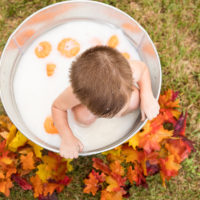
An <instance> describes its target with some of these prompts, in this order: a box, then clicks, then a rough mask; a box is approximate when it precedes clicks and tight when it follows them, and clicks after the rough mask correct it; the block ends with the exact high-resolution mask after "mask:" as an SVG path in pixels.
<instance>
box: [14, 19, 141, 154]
mask: <svg viewBox="0 0 200 200" xmlns="http://www.w3.org/2000/svg"><path fill="white" fill-rule="evenodd" d="M114 34H115V35H117V37H118V38H119V44H118V46H117V47H116V48H117V49H118V50H119V51H120V52H127V53H129V55H130V57H131V59H135V60H140V57H139V55H138V54H137V52H136V50H135V49H134V47H133V46H132V45H131V44H130V43H129V41H128V40H127V38H126V36H125V35H124V34H123V32H122V31H121V30H120V29H117V28H115V27H112V26H107V25H104V24H100V23H95V22H91V21H72V22H68V23H66V24H63V25H60V26H57V27H56V28H54V29H52V30H50V31H48V32H46V33H45V34H43V35H41V36H40V37H38V38H37V39H35V40H34V41H33V43H32V44H31V45H30V46H29V47H28V49H27V50H26V51H25V53H24V54H23V56H22V57H21V59H20V61H19V62H18V66H17V70H16V74H15V77H14V83H13V88H14V95H15V99H16V103H17V106H18V109H19V111H20V114H21V116H22V118H23V120H24V122H25V123H26V125H27V127H28V128H29V129H30V130H31V131H32V133H33V134H35V135H36V136H37V137H39V138H40V139H41V140H43V141H44V142H45V143H47V144H49V145H51V146H53V147H55V148H59V146H60V136H59V135H58V134H54V135H53V134H48V133H46V132H45V129H44V126H43V123H44V121H45V119H46V117H47V116H50V115H51V105H52V103H53V101H54V100H55V99H56V97H57V96H58V95H59V94H60V93H61V92H62V91H63V90H64V89H65V88H67V87H68V86H69V85H70V82H69V68H70V66H71V63H72V61H73V60H74V59H75V58H76V57H77V56H78V55H80V54H81V53H82V52H83V51H85V50H86V49H88V48H90V47H92V46H95V45H96V43H95V41H97V40H99V41H100V42H101V44H103V45H106V43H107V41H108V40H109V38H110V37H111V36H112V35H114ZM68 37H70V38H73V39H75V40H76V41H78V42H79V44H80V51H79V53H78V54H77V55H76V56H75V57H72V58H67V57H64V56H62V55H61V54H60V52H59V51H58V50H57V45H58V43H59V42H60V41H61V40H62V39H64V38H68ZM42 41H48V42H49V43H50V44H51V45H52V51H51V53H50V55H49V56H47V57H45V58H42V59H41V58H38V57H37V56H36V55H35V52H34V51H35V48H36V47H37V46H38V44H39V43H40V42H42ZM48 63H53V64H56V69H55V72H54V74H53V76H50V77H48V76H47V75H46V64H48ZM138 115H139V111H138V110H136V111H134V112H133V113H131V114H128V115H126V116H124V117H120V118H112V119H105V118H99V119H97V120H96V121H95V122H94V123H93V124H92V125H91V126H89V127H81V126H79V125H78V124H77V123H76V122H75V120H74V118H73V114H72V112H71V110H69V111H68V120H69V125H70V127H71V129H72V132H73V133H74V135H75V136H76V137H78V138H79V139H80V140H81V142H82V143H83V145H84V151H90V150H95V149H98V148H101V147H104V146H106V145H109V144H112V143H113V142H115V141H117V140H118V139H120V138H121V137H123V136H124V135H125V134H127V133H128V132H129V131H130V130H131V129H132V127H133V125H134V122H135V120H136V119H137V117H138Z"/></svg>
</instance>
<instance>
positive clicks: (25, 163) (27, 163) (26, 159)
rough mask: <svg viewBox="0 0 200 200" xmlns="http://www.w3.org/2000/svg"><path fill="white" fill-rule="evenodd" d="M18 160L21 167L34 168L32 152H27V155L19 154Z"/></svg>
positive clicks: (25, 168)
mask: <svg viewBox="0 0 200 200" xmlns="http://www.w3.org/2000/svg"><path fill="white" fill-rule="evenodd" d="M20 162H21V163H22V168H23V169H24V170H27V169H35V166H34V164H35V161H34V158H33V152H29V153H28V154H27V155H25V156H24V155H21V156H20Z"/></svg>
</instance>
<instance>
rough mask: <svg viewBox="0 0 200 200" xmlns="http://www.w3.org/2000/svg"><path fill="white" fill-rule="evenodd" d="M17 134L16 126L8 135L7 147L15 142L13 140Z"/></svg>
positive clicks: (12, 127)
mask: <svg viewBox="0 0 200 200" xmlns="http://www.w3.org/2000/svg"><path fill="white" fill-rule="evenodd" d="M16 133H17V128H16V127H15V125H12V126H11V127H10V131H9V133H8V137H7V139H6V146H8V144H10V142H11V141H12V140H13V138H14V137H15V136H16Z"/></svg>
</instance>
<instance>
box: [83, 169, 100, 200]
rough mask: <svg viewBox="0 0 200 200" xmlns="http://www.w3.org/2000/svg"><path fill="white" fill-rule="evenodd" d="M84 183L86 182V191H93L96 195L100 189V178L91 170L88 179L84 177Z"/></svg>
mask: <svg viewBox="0 0 200 200" xmlns="http://www.w3.org/2000/svg"><path fill="white" fill-rule="evenodd" d="M83 182H84V184H85V186H86V187H85V188H84V190H83V192H84V193H88V194H89V193H90V192H91V193H92V195H93V196H94V195H95V194H96V192H97V190H98V189H99V186H98V183H99V181H98V179H97V177H96V176H94V174H93V173H92V172H91V173H90V174H89V177H88V178H87V179H84V181H83Z"/></svg>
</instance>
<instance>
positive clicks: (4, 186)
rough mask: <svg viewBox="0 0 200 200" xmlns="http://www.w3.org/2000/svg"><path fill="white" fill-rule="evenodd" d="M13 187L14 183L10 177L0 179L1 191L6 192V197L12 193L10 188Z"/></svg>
mask: <svg viewBox="0 0 200 200" xmlns="http://www.w3.org/2000/svg"><path fill="white" fill-rule="evenodd" d="M12 187H13V183H12V181H11V180H10V178H7V179H4V181H0V192H2V193H3V194H5V196H6V197H8V196H9V195H10V188H12Z"/></svg>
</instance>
